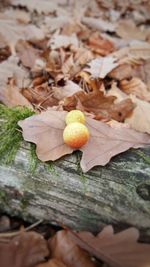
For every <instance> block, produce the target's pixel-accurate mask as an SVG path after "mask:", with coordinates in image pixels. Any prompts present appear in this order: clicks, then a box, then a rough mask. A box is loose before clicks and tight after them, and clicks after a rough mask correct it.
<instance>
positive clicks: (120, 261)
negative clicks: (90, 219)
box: [68, 226, 150, 267]
mask: <svg viewBox="0 0 150 267" xmlns="http://www.w3.org/2000/svg"><path fill="white" fill-rule="evenodd" d="M68 235H69V236H70V238H71V239H72V240H73V241H74V242H75V243H76V244H77V245H79V246H80V247H81V248H83V249H85V250H86V251H88V252H89V253H90V254H91V255H94V256H95V257H97V258H99V259H101V260H103V261H104V262H106V263H107V264H109V266H110V267H135V266H136V267H148V266H149V264H150V253H149V252H150V245H149V244H143V243H141V244H140V243H137V240H138V238H139V232H138V230H137V229H135V228H129V229H127V230H124V231H122V232H120V233H117V234H114V231H113V228H112V227H111V226H106V227H105V228H104V229H103V230H102V232H100V233H99V234H98V235H97V236H94V235H93V234H91V233H90V232H79V233H78V234H75V233H73V232H69V233H68Z"/></svg>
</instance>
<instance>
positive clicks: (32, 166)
mask: <svg viewBox="0 0 150 267" xmlns="http://www.w3.org/2000/svg"><path fill="white" fill-rule="evenodd" d="M39 162H40V160H39V159H38V157H37V155H36V145H35V144H30V150H29V171H30V173H31V174H34V173H35V171H36V168H37V166H38V164H39Z"/></svg>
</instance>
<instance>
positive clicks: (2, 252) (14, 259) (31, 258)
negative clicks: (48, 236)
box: [0, 232, 49, 267]
mask: <svg viewBox="0 0 150 267" xmlns="http://www.w3.org/2000/svg"><path fill="white" fill-rule="evenodd" d="M48 255H49V250H48V246H47V242H46V240H44V238H43V237H42V236H41V235H40V234H37V233H35V232H29V233H27V232H22V233H20V234H19V235H18V236H16V237H14V238H13V239H12V240H11V241H10V242H9V243H5V244H4V243H1V242H0V264H1V266H3V267H4V266H5V267H12V266H13V267H34V266H35V265H36V264H39V263H42V262H44V261H45V257H47V256H48Z"/></svg>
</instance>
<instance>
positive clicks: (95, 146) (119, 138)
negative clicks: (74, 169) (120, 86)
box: [80, 118, 150, 172]
mask: <svg viewBox="0 0 150 267" xmlns="http://www.w3.org/2000/svg"><path fill="white" fill-rule="evenodd" d="M86 126H87V127H88V129H89V132H90V138H89V141H88V143H87V144H86V145H85V146H83V147H82V148H81V149H80V150H81V151H82V152H83V155H82V159H81V163H80V164H81V168H82V170H83V171H84V172H87V171H88V170H90V169H91V168H92V167H94V166H96V165H101V166H104V165H106V164H107V163H108V162H109V161H110V159H111V158H112V157H113V156H115V155H117V154H119V153H122V152H124V151H126V150H128V149H129V148H131V147H133V148H139V147H144V146H146V145H150V136H149V135H147V134H142V133H138V132H136V131H135V130H132V129H128V128H124V127H122V128H120V129H113V128H111V127H110V126H108V125H107V124H105V123H103V122H100V121H96V120H94V119H91V118H86Z"/></svg>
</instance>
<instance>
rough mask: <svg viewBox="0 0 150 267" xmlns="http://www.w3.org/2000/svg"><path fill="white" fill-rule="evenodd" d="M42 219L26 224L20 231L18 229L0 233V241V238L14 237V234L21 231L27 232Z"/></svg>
mask: <svg viewBox="0 0 150 267" xmlns="http://www.w3.org/2000/svg"><path fill="white" fill-rule="evenodd" d="M42 221H43V220H42V219H41V220H39V221H37V222H35V223H33V224H32V225H30V226H28V227H27V228H24V229H23V230H22V229H21V231H20V230H19V231H16V232H11V233H0V241H1V238H2V240H4V239H3V238H5V237H6V238H9V237H10V238H11V237H14V236H16V235H19V234H20V233H21V232H27V231H29V230H31V229H33V228H34V227H36V226H37V225H39V224H41V222H42Z"/></svg>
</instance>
